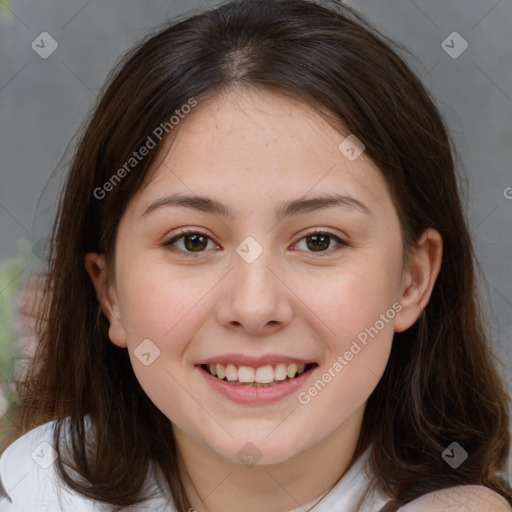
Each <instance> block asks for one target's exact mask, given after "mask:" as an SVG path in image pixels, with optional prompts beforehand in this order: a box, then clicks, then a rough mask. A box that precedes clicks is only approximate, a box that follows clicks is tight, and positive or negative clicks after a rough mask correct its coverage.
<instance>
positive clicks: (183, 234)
mask: <svg viewBox="0 0 512 512" xmlns="http://www.w3.org/2000/svg"><path fill="white" fill-rule="evenodd" d="M189 235H200V236H203V237H205V238H207V239H208V240H210V241H212V242H213V240H211V238H210V237H209V236H208V235H207V234H206V233H204V232H202V231H196V230H188V231H182V232H181V233H179V234H177V235H176V236H173V237H172V238H171V239H170V240H168V241H166V242H164V243H163V244H162V245H163V247H165V248H167V249H169V250H170V251H172V252H180V253H182V254H183V255H184V256H185V257H197V256H196V255H200V254H201V253H204V252H206V250H203V251H199V252H196V253H194V252H190V251H183V250H181V249H177V248H176V247H174V246H173V245H172V244H173V243H175V242H177V241H178V240H180V239H182V238H186V237H187V236H189ZM315 235H324V236H328V237H329V238H332V239H334V240H335V241H336V242H338V244H339V245H338V246H336V247H334V249H327V250H325V251H307V252H310V253H312V254H318V255H320V256H324V255H326V254H331V253H332V252H334V251H338V250H339V249H341V248H342V247H346V246H348V244H347V243H346V242H345V241H344V240H342V239H341V238H339V237H338V236H336V235H334V234H333V233H329V232H328V231H320V230H316V231H311V232H310V233H306V234H305V235H304V236H303V237H302V238H301V239H300V240H299V241H298V242H300V241H302V240H304V239H305V238H310V237H312V236H315ZM298 242H297V243H298ZM214 243H215V242H214Z"/></svg>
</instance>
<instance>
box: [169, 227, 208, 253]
mask: <svg viewBox="0 0 512 512" xmlns="http://www.w3.org/2000/svg"><path fill="white" fill-rule="evenodd" d="M209 241H210V242H211V243H212V244H213V245H215V246H216V247H218V245H217V244H214V243H213V241H212V240H211V239H210V238H209V237H208V235H206V233H202V232H201V231H182V232H181V233H180V234H179V235H176V236H174V237H173V238H171V239H170V240H168V241H167V242H164V244H163V246H164V247H167V248H168V249H170V250H171V251H173V252H182V253H183V254H184V255H185V256H190V255H191V254H194V253H201V252H203V251H204V250H205V249H206V247H207V246H208V242H209ZM176 242H183V244H182V247H178V246H175V245H174V244H176Z"/></svg>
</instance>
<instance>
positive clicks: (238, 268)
mask: <svg viewBox="0 0 512 512" xmlns="http://www.w3.org/2000/svg"><path fill="white" fill-rule="evenodd" d="M283 273H284V272H279V266H278V264H277V263H276V261H275V260H272V258H271V251H270V250H263V252H262V253H261V255H260V256H259V257H258V258H257V259H256V260H254V261H252V262H250V263H249V262H248V261H246V260H244V259H243V258H242V257H240V256H239V255H238V254H236V253H235V254H234V257H233V269H232V271H231V272H229V274H228V275H227V276H226V278H225V279H224V280H223V281H224V283H223V287H222V288H221V294H220V297H219V300H218V301H217V304H216V312H217V318H218V321H219V322H220V323H221V324H222V325H223V326H224V327H226V328H228V329H234V330H237V331H240V332H241V331H243V332H245V333H246V334H252V335H261V334H267V335H268V334H271V333H272V332H274V331H279V330H281V329H283V328H284V327H285V326H286V325H288V324H289V323H290V322H291V319H292V318H293V304H292V297H293V293H292V292H291V291H290V288H288V287H287V286H286V281H285V279H283V277H282V276H281V275H280V274H283Z"/></svg>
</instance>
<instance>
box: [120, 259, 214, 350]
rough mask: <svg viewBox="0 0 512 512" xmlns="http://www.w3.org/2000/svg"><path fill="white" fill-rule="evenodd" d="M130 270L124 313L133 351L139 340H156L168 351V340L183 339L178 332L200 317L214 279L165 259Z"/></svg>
mask: <svg viewBox="0 0 512 512" xmlns="http://www.w3.org/2000/svg"><path fill="white" fill-rule="evenodd" d="M126 270H127V271H126V272H125V273H124V276H125V277H124V279H123V286H122V288H120V295H121V296H122V298H123V300H122V311H121V313H122V317H123V324H124V325H125V327H126V329H127V331H128V337H129V339H130V341H129V344H130V343H131V345H132V347H133V343H136V342H137V340H139V339H144V338H154V341H155V343H157V344H162V350H164V349H165V345H164V344H163V342H164V340H168V339H169V338H172V339H180V338H179V336H178V335H177V332H178V331H179V330H182V329H183V326H184V325H185V324H186V323H189V322H190V321H193V319H194V317H197V316H198V311H200V310H201V300H202V299H203V298H204V296H205V294H206V293H207V292H208V290H210V289H211V288H212V287H213V286H214V284H215V279H214V276H213V275H210V276H208V275H205V274H204V273H202V274H201V275H199V273H198V272H194V271H193V269H187V268H178V267H176V266H174V267H173V266H172V265H171V264H169V263H168V262H165V261H164V260H163V259H162V258H159V259H158V260H154V261H151V262H150V263H148V262H143V261H142V260H141V261H140V262H137V261H135V262H133V263H132V265H131V266H130V268H129V269H126ZM189 328H190V327H189Z"/></svg>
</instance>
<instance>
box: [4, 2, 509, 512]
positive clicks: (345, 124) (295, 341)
mask: <svg viewBox="0 0 512 512" xmlns="http://www.w3.org/2000/svg"><path fill="white" fill-rule="evenodd" d="M474 264H475V263H474V255H473V250H472V245H471V240H470V236H469V232H468V227H467V224H466V221H465V218H464V214H463V210H462V207H461V202H460V197H459V190H458V184H457V177H456V172H455V169H454V159H453V156H452V149H451V144H450V139H449V137H448V135H447V133H446V129H445V126H444V125H443V122H442V120H441V117H440V115H439V113H438V111H437V109H436V107H435V106H434V103H433V101H432V99H431V98H430V97H429V95H428V93H427V92H426V90H425V89H424V87H423V86H422V85H421V83H420V81H419V80H418V79H417V78H416V77H415V75H414V74H413V73H412V72H411V70H410V69H409V68H408V67H407V66H406V65H405V63H404V62H403V60H401V58H400V57H399V56H398V55H397V53H396V52H395V50H394V49H393V47H392V43H391V42H389V41H387V40H386V39H385V38H384V37H383V36H382V35H380V34H379V33H377V32H376V31H375V30H373V29H372V28H371V27H370V26H369V25H367V24H366V23H365V22H364V21H363V20H362V19H360V18H359V17H358V16H357V15H356V14H355V13H354V12H353V11H351V10H350V9H349V8H347V7H344V6H343V5H342V4H338V3H335V2H333V4H332V7H331V8H329V9H328V8H325V7H321V6H319V5H317V4H315V3H312V2H307V1H303V0H275V1H270V0H247V1H240V2H232V3H227V4H224V5H222V6H220V7H218V8H216V9H213V10H210V11H208V12H205V13H202V14H199V15H195V16H193V17H190V18H188V19H184V20H181V21H179V22H175V23H172V24H170V25H169V26H167V27H165V29H164V30H161V31H160V32H158V33H157V34H156V35H153V36H151V37H149V38H148V39H147V40H145V41H144V42H143V43H141V44H140V45H139V46H138V47H137V48H135V49H133V50H132V51H130V52H129V53H128V55H127V56H126V58H125V59H124V60H123V62H122V63H121V64H120V65H119V66H118V68H117V69H116V71H115V73H113V75H112V76H111V77H110V79H109V82H108V86H107V87H106V89H105V91H104V93H103V95H102V97H101V99H100V101H99V103H98V105H97V106H96V108H95V110H94V112H93V114H92V116H91V117H90V119H89V121H88V123H87V126H86V128H85V130H84V132H83V134H82V137H81V141H80V144H79V146H78V148H77V151H76V155H75V157H74V160H73V163H72V166H71V169H70V172H69V175H68V179H67V182H66V184H65V187H64V190H63V193H62V196H61V200H60V202H59V214H58V218H57V220H56V222H55V227H54V232H53V235H52V249H51V254H50V265H49V272H48V279H49V280H48V286H47V289H46V295H45V300H44V301H43V304H44V305H45V307H44V308H43V309H44V311H43V312H42V313H41V316H42V317H47V323H43V322H42V321H41V322H40V329H39V337H40V346H39V349H38V352H37V354H36V356H35V358H34V360H33V365H32V368H31V370H30V371H29V372H28V373H27V378H26V379H25V380H24V382H23V383H21V385H20V396H21V405H20V407H21V409H20V410H21V414H22V417H23V420H24V429H25V431H26V433H25V434H24V435H23V436H22V437H20V438H19V439H18V440H17V441H16V442H14V443H13V444H12V445H10V446H9V448H8V449H7V450H6V451H5V452H4V454H3V455H2V458H1V459H0V477H1V480H2V483H3V495H4V498H3V499H2V500H0V507H1V510H2V511H6V512H20V511H22V510H23V511H25V510H30V511H31V512H32V511H37V512H40V511H43V510H52V511H55V510H73V511H77V510H79V511H92V510H122V509H124V510H151V511H160V510H167V511H178V512H186V511H189V510H198V511H200V512H226V511H233V510H244V511H245V512H256V511H261V510H265V511H266V512H289V511H292V510H296V511H299V510H300V511H307V510H312V511H315V512H332V511H336V512H355V511H360V512H363V511H365V512H378V511H379V510H380V511H385V512H391V511H395V510H400V511H404V512H411V511H412V512H417V511H422V510H450V511H458V510H460V511H462V510H464V511H478V512H482V511H485V510H489V511H491V510H493V511H510V510H512V509H511V506H510V505H511V504H512V490H511V489H510V486H509V485H508V484H507V482H506V481H505V480H504V479H503V478H502V476H503V472H504V471H505V470H506V460H507V455H508V452H509V443H510V439H509V423H508V409H507V407H508V400H509V398H508V396H507V393H506V392H505V389H504V385H503V382H502V378H501V376H500V374H499V373H498V370H497V368H496V367H495V362H494V359H493V358H494V356H493V354H492V351H491V349H490V346H489V343H488V339H487V336H486V331H485V328H484V323H483V318H482V311H481V307H480V305H479V301H478V296H477V289H476V281H475V272H474Z"/></svg>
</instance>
